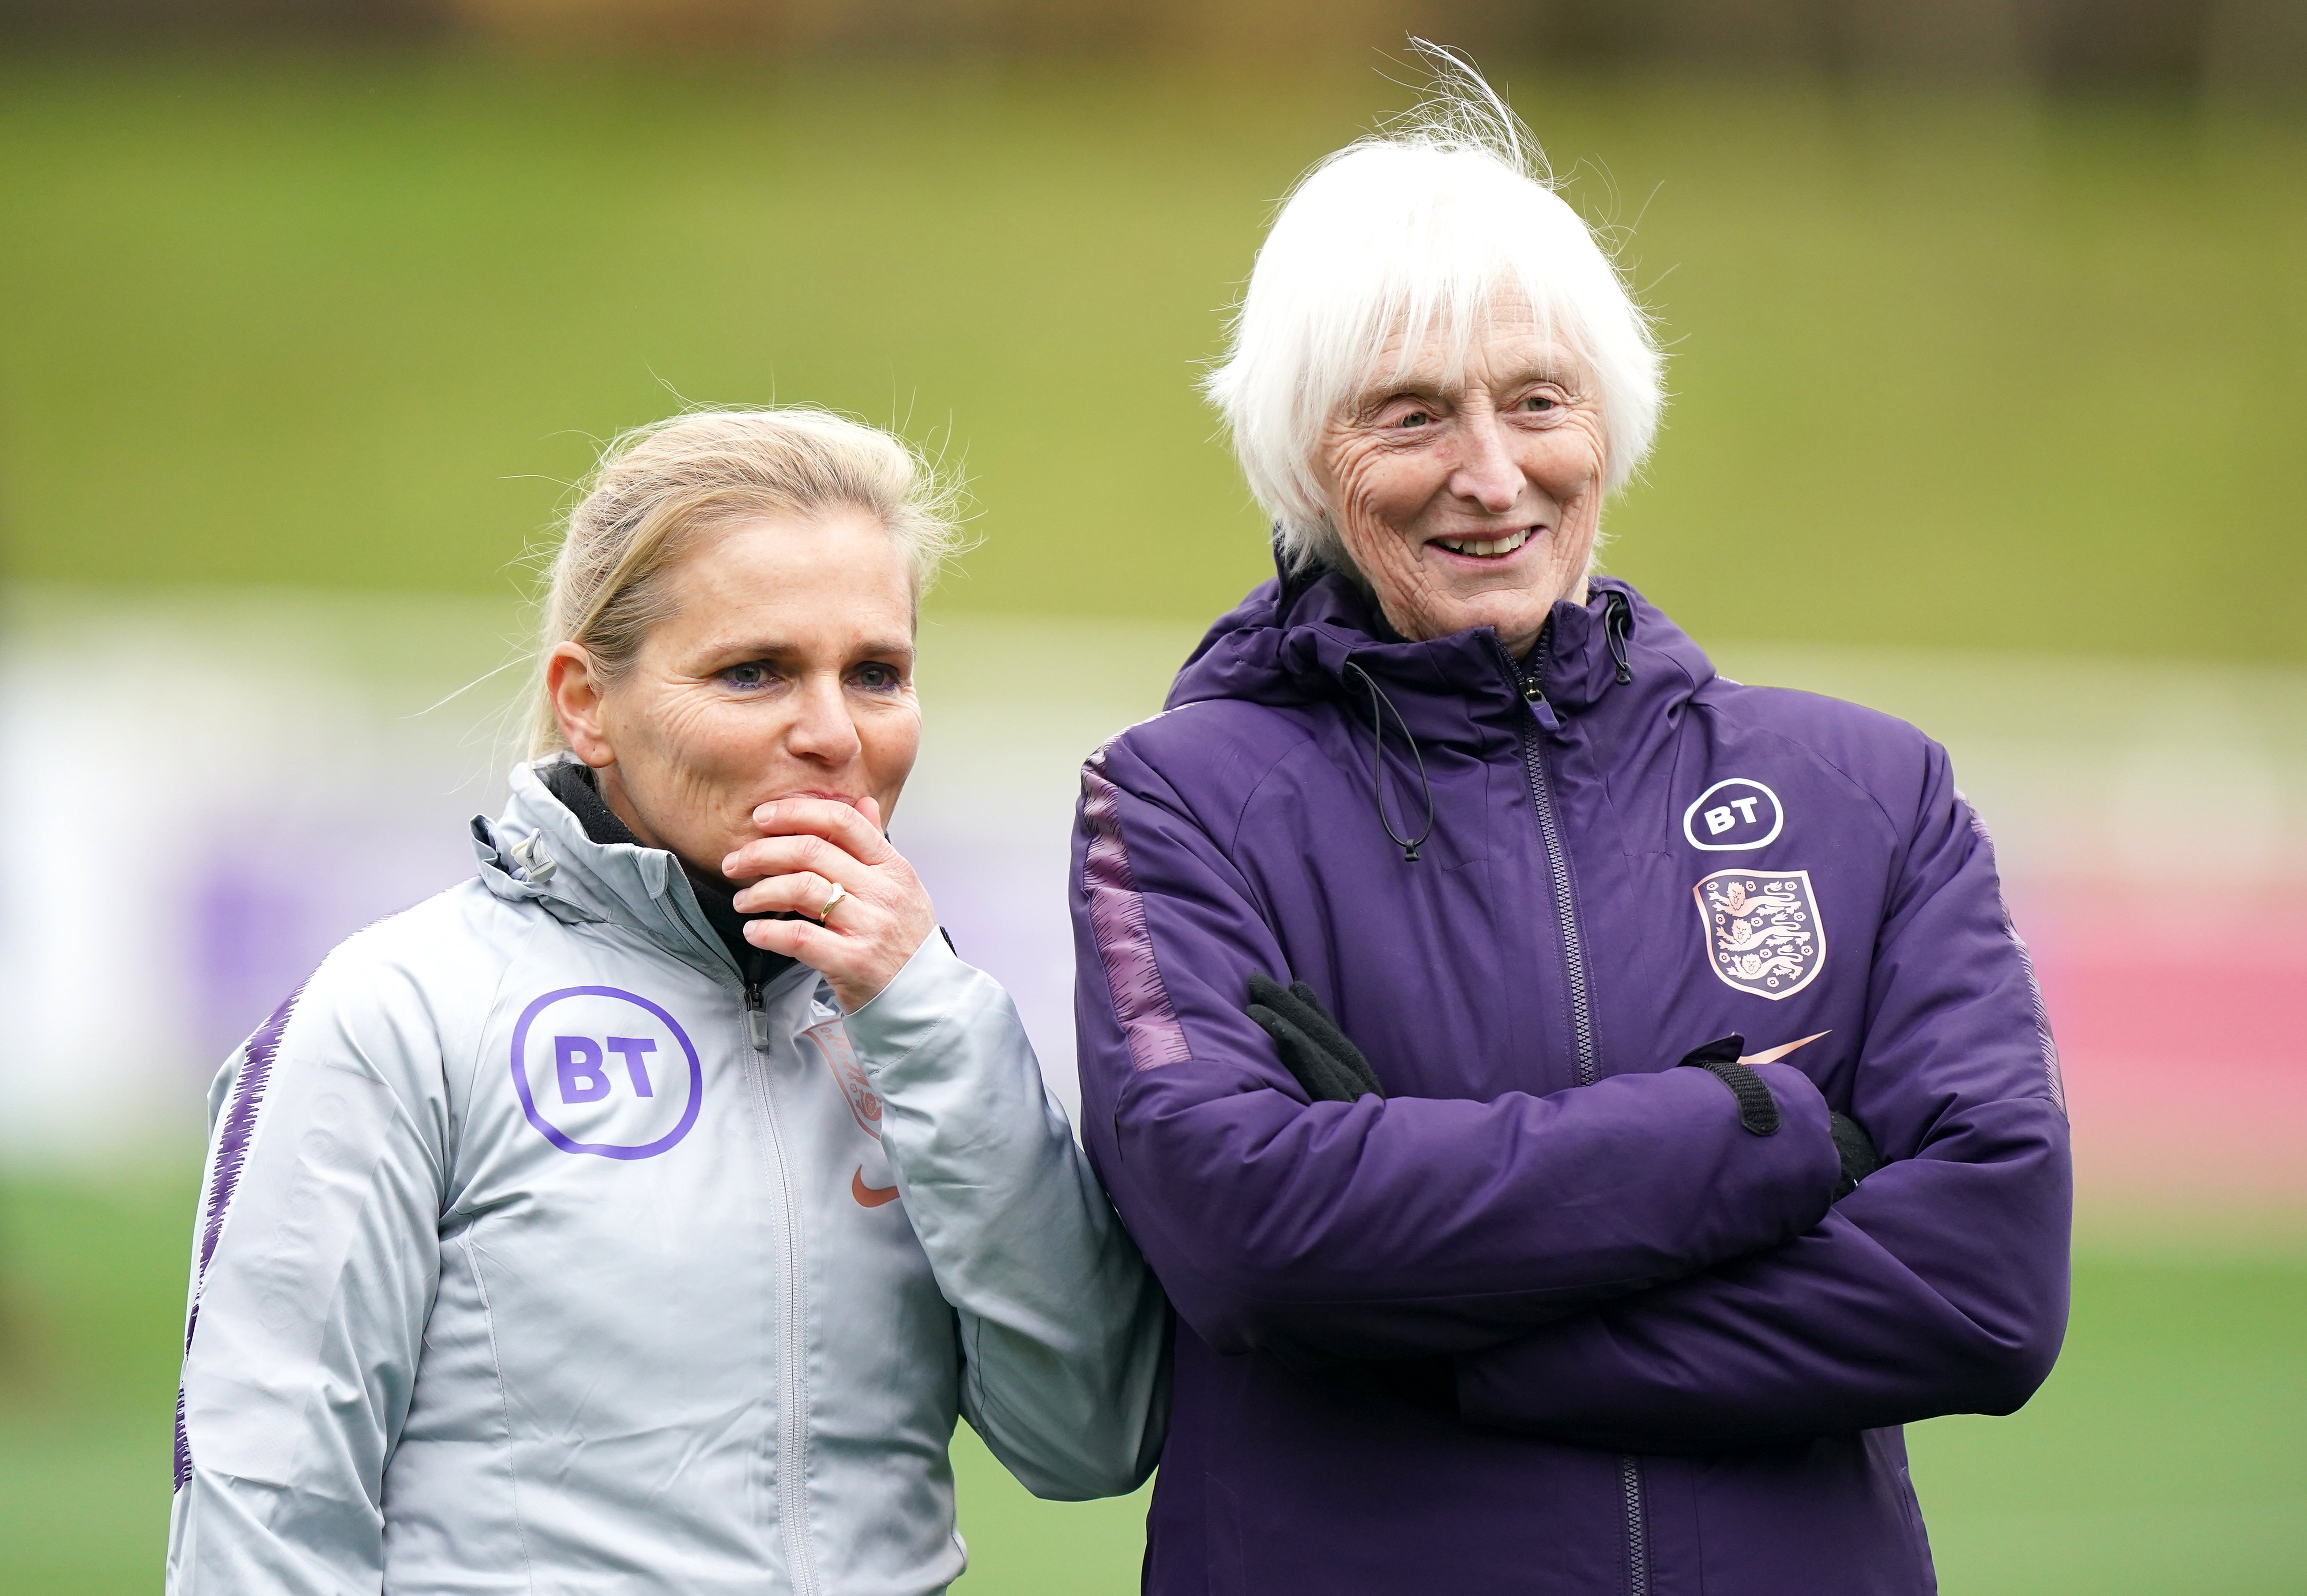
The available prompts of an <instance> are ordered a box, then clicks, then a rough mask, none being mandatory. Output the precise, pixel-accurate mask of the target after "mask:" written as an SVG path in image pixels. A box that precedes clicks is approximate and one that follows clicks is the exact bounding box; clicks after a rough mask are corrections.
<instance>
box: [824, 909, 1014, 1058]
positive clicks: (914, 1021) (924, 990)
mask: <svg viewBox="0 0 2307 1596" xmlns="http://www.w3.org/2000/svg"><path fill="white" fill-rule="evenodd" d="M990 978H991V977H988V976H987V975H986V974H985V972H984V971H983V970H981V969H978V968H977V967H976V966H975V965H973V964H966V963H964V962H963V961H962V960H961V958H960V957H959V955H957V954H956V953H955V952H954V951H953V949H952V948H951V947H950V946H949V945H948V943H947V942H946V940H945V932H944V931H943V930H942V929H941V928H940V929H937V930H933V931H931V933H930V934H929V935H927V936H926V937H924V938H922V945H921V946H920V947H918V948H915V949H914V950H913V957H912V958H911V959H908V960H905V966H904V968H903V969H899V970H898V971H897V973H896V975H894V976H892V977H889V984H888V986H884V987H882V988H881V990H880V991H879V992H878V993H876V994H873V996H872V997H871V998H870V999H868V1000H867V1001H866V1003H865V1005H864V1006H863V1007H862V1008H860V1009H856V1010H853V1011H851V1012H850V1013H848V1014H847V1015H845V1016H844V1017H843V1020H842V1024H843V1027H844V1028H845V1029H846V1030H847V1031H848V1033H849V1045H850V1046H852V1047H853V1048H855V1049H856V1050H857V1055H858V1057H859V1058H860V1059H861V1060H862V1062H863V1063H864V1064H865V1066H866V1068H867V1070H868V1071H871V1070H873V1069H875V1068H877V1067H883V1066H888V1065H894V1064H896V1063H902V1062H903V1061H904V1060H905V1059H906V1058H908V1057H910V1056H911V1055H912V1054H914V1053H917V1052H919V1051H920V1049H921V1047H922V1045H923V1044H924V1043H926V1042H927V1041H929V1039H930V1038H931V1037H933V1036H934V1035H936V1034H937V1033H938V1032H939V1030H941V1029H943V1028H945V1027H946V1026H947V1025H948V1024H951V1023H952V1022H953V1021H955V1020H957V1019H960V1018H962V1017H964V1016H965V1014H966V1013H968V1012H969V1011H972V1010H973V1009H974V1008H975V1007H976V1004H975V1003H973V1001H972V1000H973V998H974V997H975V996H976V990H975V989H976V987H977V986H979V984H981V983H982V982H985V981H987V980H989V979H990Z"/></svg>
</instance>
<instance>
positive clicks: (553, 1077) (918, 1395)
mask: <svg viewBox="0 0 2307 1596" xmlns="http://www.w3.org/2000/svg"><path fill="white" fill-rule="evenodd" d="M952 543H953V528H952V525H951V523H950V521H949V519H948V517H947V516H946V515H945V514H944V512H943V510H942V508H941V504H940V495H939V491H938V488H937V485H936V483H935V481H934V479H933V477H932V476H931V475H930V474H927V473H926V472H925V471H924V470H923V469H922V467H921V465H920V463H919V462H918V461H917V460H916V459H915V458H914V457H913V456H912V455H911V454H910V453H909V452H908V451H907V450H906V449H905V447H904V446H903V445H901V444H900V443H898V442H897V441H896V440H895V439H893V438H890V437H888V436H887V435H886V434H883V433H880V432H877V431H873V430H872V429H870V428H867V427H862V426H859V425H856V424H855V423H853V422H846V421H844V420H841V419H839V418H836V417H835V416H832V415H829V414H824V413H821V412H812V411H804V410H781V411H752V412H710V411H708V412H700V413H695V414H687V415H682V416H680V417H677V418H675V419H673V420H672V421H669V422H664V423H662V424H660V425H658V426H655V427H650V428H646V429H643V430H642V431H639V432H638V433H636V434H633V435H630V436H629V437H627V438H625V439H622V440H620V441H619V442H618V443H617V444H616V445H615V446H614V447H613V448H611V449H610V451H609V453H608V456H607V457H606V458H605V461H604V463H603V464H602V465H601V468H600V471H599V473H598V474H597V475H596V478H595V480H594V482H592V483H591V485H590V487H589V489H588V491H587V493H586V494H585V496H584V498H583V500H582V502H581V503H579V505H578V506H577V507H576V508H575V510H574V512H573V513H572V514H571V515H570V519H569V524H568V527H567V532H566V534H565V536H564V538H563V540H562V547H561V550H560V553H559V556H558V558H557V559H556V561H555V563H554V566H553V582H552V590H551V593H550V594H549V595H548V597H547V600H546V604H545V637H544V647H543V650H542V654H541V668H540V670H539V676H538V683H537V693H536V715H537V721H536V738H535V740H536V750H535V751H536V755H537V756H536V758H535V759H534V760H533V761H531V762H530V763H527V764H523V765H520V766H519V767H518V768H516V769H515V770H514V772H513V779H512V796H511V800H510V806H509V807H507V809H506V811H505V814H504V815H503V817H502V819H500V820H497V821H494V822H489V821H485V820H476V821H475V822H474V824H473V834H474V842H475V846H476V849H477V851H478V855H479V867H478V871H477V873H476V875H475V876H474V877H473V878H472V879H470V880H468V881H467V882H466V883H464V884H462V885H460V886H457V887H454V888H451V889H450V891H448V892H442V894H440V895H439V896H438V897H435V898H433V899H432V900H429V901H427V902H425V903H423V904H420V905H418V906H417V907H416V908H415V909H409V910H408V911H407V912H406V913H404V914H399V915H396V916H394V917H391V918H390V919H388V920H384V921H382V922H381V923H379V924H378V925H375V926H371V927H370V928H369V929H367V930H365V931H364V932H362V933H360V934H359V935H356V936H355V937H353V938H352V939H351V940H349V941H347V943H344V944H343V945H342V946H341V947H339V948H338V949H337V950H336V952H333V953H332V954H330V956H329V958H328V960H326V961H325V962H324V963H322V966H321V967H320V969H318V970H317V971H315V972H314V973H313V976H312V977H311V978H310V979H309V980H308V981H307V982H306V983H305V984H304V986H303V987H302V988H301V989H300V990H299V991H298V992H297V993H296V994H295V995H293V996H291V997H290V998H289V999H288V1000H287V1002H286V1003H283V1004H282V1005H281V1006H280V1009H279V1011H278V1012H277V1013H275V1014H274V1015H273V1016H272V1017H271V1019H270V1020H267V1021H266V1022H265V1023H264V1024H263V1026H262V1027H261V1028H259V1029H258V1030H257V1032H256V1034H255V1035H254V1036H253V1037H251V1038H250V1039H249V1040H248V1042H247V1044H246V1045H245V1046H244V1047H242V1048H241V1049H240V1051H239V1052H238V1053H236V1054H235V1055H234V1056H233V1058H232V1059H231V1060H230V1061H229V1062H228V1063H227V1065H226V1067H225V1069H224V1071H223V1072H222V1074H221V1075H220V1076H219V1078H218V1080H217V1083H216V1086H215V1088H214V1089H213V1091H212V1093H211V1097H210V1105H211V1114H212V1119H213V1122H214V1126H215V1137H214V1143H213V1147H212V1150H211V1154H210V1160H209V1169H208V1174H207V1179H206V1182H205V1191H204V1194H203V1198H202V1211H201V1220H200V1225H199V1229H198V1233H197V1235H196V1239H195V1244H194V1252H193V1292H192V1306H191V1312H190V1316H189V1319H188V1322H187V1325H186V1327H185V1351H184V1386H183V1388H182V1392H181V1395H180V1396H179V1399H178V1406H177V1427H176V1506H175V1511H174V1514H173V1516H172V1521H171V1532H170V1542H169V1557H168V1575H169V1579H168V1584H169V1589H171V1590H172V1591H175V1592H183V1593H184V1596H191V1593H193V1592H210V1593H216V1596H221V1593H224V1592H231V1593H232V1596H256V1593H259V1592H311V1593H313V1596H320V1593H322V1592H359V1591H367V1592H376V1591H380V1590H381V1591H384V1592H497V1591H502V1592H512V1591H524V1592H531V1591H543V1590H550V1591H577V1590H584V1591H599V1592H610V1591H616V1592H680V1593H682V1596H704V1593H706V1592H741V1591H742V1592H788V1593H791V1596H818V1593H819V1592H843V1593H845V1596H846V1593H849V1592H857V1593H859V1596H868V1593H872V1596H879V1593H888V1596H900V1593H904V1596H922V1593H926V1592H935V1591H941V1590H943V1589H945V1587H946V1586H947V1584H948V1583H950V1582H951V1581H952V1580H953V1579H954V1577H955V1576H956V1575H959V1574H960V1573H961V1571H962V1567H963V1564H964V1552H963V1548H962V1542H961V1540H960V1537H959V1536H958V1535H957V1534H956V1532H955V1528H954V1501H953V1476H952V1472H951V1470H950V1468H949V1466H948V1462H947V1451H946V1449H947V1445H948V1442H949V1440H950V1439H951V1438H952V1435H953V1430H954V1423H955V1419H956V1414H961V1415H965V1416H966V1417H967V1418H968V1420H969V1421H970V1423H971V1424H972V1425H973V1426H974V1427H975V1429H976V1430H977V1431H978V1433H979V1434H980V1435H982V1437H983V1438H985V1441H986V1444H987V1445H988V1446H989V1447H991V1449H992V1451H993V1452H994V1454H995V1455H997V1456H999V1458H1001V1460H1002V1461H1003V1462H1004V1463H1005V1464H1008V1467H1009V1469H1010V1470H1011V1472H1014V1473H1015V1474H1016V1476H1017V1477H1018V1479H1020V1480H1021V1481H1024V1482H1025V1485H1026V1486H1027V1487H1028V1488H1030V1489H1033V1491H1035V1492H1036V1493H1037V1494H1040V1495H1042V1496H1047V1497H1055V1498H1079V1497H1091V1496H1101V1495H1108V1494H1113V1493H1118V1492H1121V1491H1127V1490H1129V1489H1133V1488H1135V1487H1136V1485H1137V1484H1138V1483H1139V1482H1140V1481H1142V1480H1144V1478H1145V1475H1146V1473H1147V1472H1149V1471H1150V1470H1151V1468H1152V1466H1153V1456H1154V1454H1155V1452H1156V1451H1157V1449H1158V1448H1159V1447H1160V1444H1161V1438H1162V1423H1163V1421H1164V1416H1165V1413H1166V1408H1165V1385H1164V1381H1165V1375H1164V1371H1163V1367H1162V1330H1163V1320H1164V1313H1163V1310H1162V1300H1161V1293H1160V1292H1159V1290H1158V1288H1157V1287H1155V1285H1154V1284H1153V1282H1152V1280H1151V1279H1150V1277H1149V1276H1147V1275H1146V1273H1145V1265H1144V1263H1143V1261H1142V1259H1140V1258H1139V1256H1138V1254H1137V1253H1136V1250H1135V1249H1134V1248H1133V1247H1132V1246H1131V1244H1130V1242H1129V1239H1128V1236H1127V1235H1126V1234H1124V1233H1123V1232H1122V1230H1121V1227H1120V1225H1119V1223H1118V1222H1117V1221H1116V1220H1115V1218H1114V1216H1113V1213H1112V1210H1111V1208H1110V1207H1109V1206H1108V1204H1107V1202H1106V1199H1105V1198H1104V1196H1103V1194H1102V1192H1100V1191H1099V1190H1098V1188H1097V1185H1096V1182H1094V1180H1093V1178H1092V1177H1091V1175H1090V1174H1089V1171H1088V1169H1087V1167H1086V1165H1085V1163H1084V1161H1083V1159H1082V1156H1081V1155H1080V1152H1079V1150H1078V1149H1077V1148H1076V1145H1075V1142H1074V1140H1073V1138H1072V1136H1071V1134H1070V1132H1069V1131H1068V1126H1067V1124H1066V1121H1065V1117H1064V1114H1063V1113H1062V1112H1061V1111H1060V1110H1059V1108H1058V1106H1057V1105H1056V1104H1055V1103H1054V1102H1053V1101H1052V1100H1051V1098H1050V1097H1049V1096H1048V1094H1047V1093H1046V1092H1045V1091H1044V1089H1043V1087H1042V1077H1041V1074H1040V1071H1039V1070H1038V1069H1037V1068H1036V1066H1035V1063H1034V1060H1033V1049H1032V1048H1031V1047H1030V1046H1028V1044H1027V1042H1026V1040H1025V1033H1024V1031H1023V1029H1022V1028H1020V1026H1019V1024H1018V1020H1017V1014H1016V1010H1015V1009H1014V1008H1013V1007H1012V1006H1011V1004H1010V1002H1009V999H1008V994H1006V993H1004V992H1003V991H1002V989H1001V988H1000V986H999V985H997V984H996V983H995V982H994V981H993V980H992V979H991V977H988V976H986V975H984V974H983V973H982V972H981V971H979V970H976V969H972V968H971V967H970V966H969V965H967V964H965V963H964V962H963V961H962V960H960V959H959V958H958V957H956V954H955V953H954V952H953V950H952V949H951V947H950V946H949V944H948V943H947V941H946V940H945V938H944V937H943V936H942V935H940V934H939V931H938V929H937V920H936V914H935V910H934V909H933V908H932V906H931V901H930V899H929V896H928V894H927V893H926V892H924V891H923V890H922V883H921V882H920V881H919V879H918V878H916V876H915V875H914V874H913V869H912V867H911V866H909V865H908V864H907V863H906V861H905V858H904V857H903V856H902V855H900V854H899V853H898V852H897V851H896V849H895V848H894V847H893V846H891V844H890V842H889V840H888V836H887V835H886V834H885V832H884V829H883V828H884V825H885V824H886V822H887V820H888V815H889V814H890V812H891V811H892V810H893V809H894V808H895V807H896V803H897V798H898V794H899V792H900V790H901V789H903V788H904V786H905V779H906V776H907V774H908V773H909V772H911V770H912V768H913V757H914V755H915V753H916V752H917V750H918V748H919V747H920V741H921V730H922V721H921V711H920V706H919V704H917V703H916V701H915V698H914V696H913V632H914V615H915V607H916V604H917V602H918V600H919V598H920V595H921V592H922V587H923V586H924V585H926V583H927V582H928V580H929V578H930V577H931V575H932V574H933V573H934V571H935V570H936V568H937V566H938V564H939V560H940V559H941V558H942V557H943V556H944V554H945V553H946V552H947V550H949V549H950V547H951V546H952Z"/></svg>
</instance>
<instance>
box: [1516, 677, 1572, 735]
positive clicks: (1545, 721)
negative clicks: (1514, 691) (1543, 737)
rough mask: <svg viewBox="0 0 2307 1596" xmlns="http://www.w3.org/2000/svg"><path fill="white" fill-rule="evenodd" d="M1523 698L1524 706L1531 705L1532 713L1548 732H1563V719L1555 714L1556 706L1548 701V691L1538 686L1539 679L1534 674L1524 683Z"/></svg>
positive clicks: (1524, 680)
mask: <svg viewBox="0 0 2307 1596" xmlns="http://www.w3.org/2000/svg"><path fill="white" fill-rule="evenodd" d="M1522 702H1523V703H1524V704H1529V705H1530V713H1531V714H1533V715H1536V716H1537V717H1538V723H1539V725H1541V726H1543V727H1545V728H1546V729H1547V730H1548V731H1559V730H1562V718H1561V717H1560V716H1559V715H1557V714H1556V713H1554V705H1552V704H1548V702H1547V701H1546V689H1545V688H1543V687H1539V685H1538V677H1537V675H1536V674H1535V673H1534V672H1533V673H1532V674H1531V676H1529V677H1527V678H1525V679H1523V681H1522Z"/></svg>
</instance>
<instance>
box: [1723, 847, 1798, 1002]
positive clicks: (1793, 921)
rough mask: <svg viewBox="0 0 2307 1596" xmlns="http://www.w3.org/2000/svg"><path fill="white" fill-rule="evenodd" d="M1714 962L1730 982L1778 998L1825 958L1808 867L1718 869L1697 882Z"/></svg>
mask: <svg viewBox="0 0 2307 1596" xmlns="http://www.w3.org/2000/svg"><path fill="white" fill-rule="evenodd" d="M1691 895H1692V896H1693V897H1694V898H1696V899H1697V900H1698V918H1699V923H1700V924H1701V925H1702V926H1704V927H1705V937H1706V944H1705V945H1706V951H1707V964H1708V966H1709V967H1710V968H1711V969H1712V970H1713V971H1714V973H1715V974H1716V975H1718V976H1720V977H1722V980H1723V982H1724V984H1725V985H1727V986H1735V987H1737V989H1738V990H1739V991H1741V992H1751V993H1753V994H1754V995H1755V996H1756V997H1767V998H1769V999H1770V1000H1771V1002H1773V1003H1776V1002H1777V1001H1778V1000H1779V999H1780V998H1782V997H1792V996H1793V995H1794V994H1796V993H1797V992H1800V991H1801V990H1802V989H1803V988H1804V987H1805V986H1809V985H1810V984H1811V979H1812V977H1814V976H1816V975H1817V974H1818V972H1819V969H1820V967H1821V966H1822V965H1823V964H1825V962H1826V926H1825V924H1824V923H1823V922H1822V921H1821V920H1820V918H1819V917H1818V895H1817V894H1816V893H1814V892H1812V891H1811V888H1810V872H1809V871H1807V870H1717V871H1716V872H1715V873H1714V874H1713V875H1709V876H1706V877H1704V878H1703V879H1702V880H1701V881H1700V882H1699V883H1698V884H1697V885H1696V886H1695V887H1693V888H1692V889H1691Z"/></svg>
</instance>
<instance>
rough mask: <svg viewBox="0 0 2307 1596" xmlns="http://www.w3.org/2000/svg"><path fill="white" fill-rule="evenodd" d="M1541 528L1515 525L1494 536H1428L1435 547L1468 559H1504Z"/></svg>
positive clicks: (1528, 540)
mask: <svg viewBox="0 0 2307 1596" xmlns="http://www.w3.org/2000/svg"><path fill="white" fill-rule="evenodd" d="M1541 530H1543V529H1542V528H1539V527H1535V526H1517V527H1516V528H1514V531H1512V532H1509V533H1502V534H1501V535H1499V536H1497V537H1494V538H1429V539H1428V540H1427V541H1428V542H1431V543H1432V544H1433V545H1434V546H1435V547H1436V548H1437V549H1447V550H1449V551H1450V552H1451V553H1453V554H1461V555H1464V556H1465V557H1466V558H1468V559H1505V557H1506V556H1507V555H1509V554H1511V553H1513V552H1514V550H1517V549H1519V548H1521V547H1522V545H1523V544H1524V543H1527V542H1530V540H1531V534H1533V533H1537V532H1539V531H1541Z"/></svg>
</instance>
